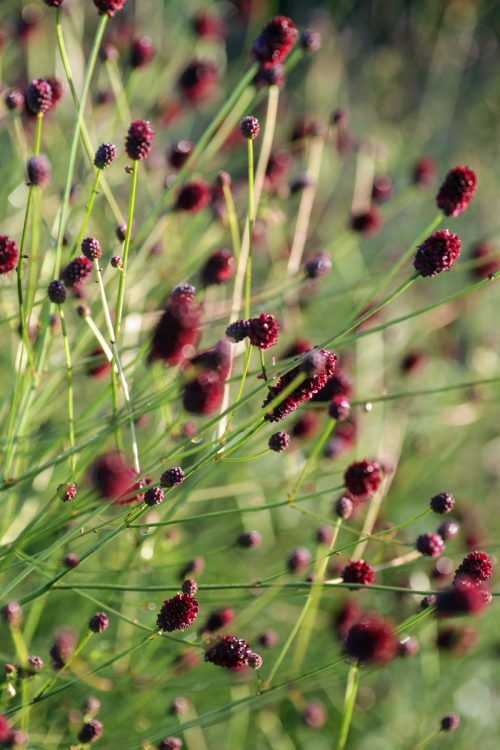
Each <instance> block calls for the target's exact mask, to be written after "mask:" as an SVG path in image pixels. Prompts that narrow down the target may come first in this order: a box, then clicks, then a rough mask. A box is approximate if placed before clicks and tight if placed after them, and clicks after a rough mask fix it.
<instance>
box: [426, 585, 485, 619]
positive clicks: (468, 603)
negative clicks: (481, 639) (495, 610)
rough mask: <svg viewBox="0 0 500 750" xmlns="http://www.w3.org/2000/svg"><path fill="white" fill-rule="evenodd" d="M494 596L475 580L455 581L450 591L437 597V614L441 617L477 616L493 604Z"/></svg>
mask: <svg viewBox="0 0 500 750" xmlns="http://www.w3.org/2000/svg"><path fill="white" fill-rule="evenodd" d="M491 600H492V596H491V594H490V592H489V591H487V590H486V589H485V588H483V587H482V585H481V584H479V583H478V582H477V580H476V581H474V579H472V580H467V579H466V578H465V577H463V578H461V579H460V580H458V581H454V585H453V586H452V588H450V589H446V590H445V591H440V592H439V593H438V594H437V596H436V612H437V614H438V616H439V617H460V616H462V615H477V614H480V613H481V612H483V610H484V609H486V607H487V606H488V605H489V604H491Z"/></svg>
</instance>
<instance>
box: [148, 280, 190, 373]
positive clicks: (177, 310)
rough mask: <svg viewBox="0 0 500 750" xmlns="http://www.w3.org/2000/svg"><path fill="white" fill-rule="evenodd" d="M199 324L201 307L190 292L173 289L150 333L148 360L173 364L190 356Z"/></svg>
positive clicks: (179, 362) (177, 363)
mask: <svg viewBox="0 0 500 750" xmlns="http://www.w3.org/2000/svg"><path fill="white" fill-rule="evenodd" d="M200 325H201V308H200V306H199V305H198V304H196V302H195V301H194V299H193V294H192V293H191V292H190V291H189V292H186V291H182V290H175V289H174V290H173V292H172V293H171V295H170V297H169V300H168V302H167V305H166V307H165V311H164V312H163V315H162V316H161V318H160V320H159V321H158V325H157V326H156V329H155V332H154V334H153V339H152V341H151V349H150V352H149V358H148V359H149V362H154V361H155V360H162V361H163V362H165V363H166V364H167V365H171V366H173V365H179V364H181V363H182V362H183V361H184V360H186V359H188V358H189V357H191V356H192V355H193V353H194V348H195V346H196V344H197V343H198V340H199V338H200Z"/></svg>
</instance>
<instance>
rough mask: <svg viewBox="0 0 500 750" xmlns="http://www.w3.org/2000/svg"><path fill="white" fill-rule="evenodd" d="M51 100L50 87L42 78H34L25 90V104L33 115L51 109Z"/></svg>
mask: <svg viewBox="0 0 500 750" xmlns="http://www.w3.org/2000/svg"><path fill="white" fill-rule="evenodd" d="M52 98H53V93H52V87H51V85H50V83H49V82H48V81H46V80H45V79H43V78H36V79H35V80H34V81H31V83H30V84H29V86H28V88H27V89H26V93H25V100H26V104H27V105H28V108H29V109H30V110H31V112H33V113H34V114H39V113H40V112H41V113H45V112H48V111H49V109H50V108H51V107H52Z"/></svg>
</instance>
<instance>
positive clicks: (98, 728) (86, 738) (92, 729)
mask: <svg viewBox="0 0 500 750" xmlns="http://www.w3.org/2000/svg"><path fill="white" fill-rule="evenodd" d="M94 2H97V0H94ZM102 732H103V726H102V724H101V722H100V721H99V720H98V719H91V720H90V721H87V722H86V723H85V724H84V725H83V727H82V728H81V729H80V731H79V733H78V741H79V742H82V743H83V744H90V743H93V742H97V740H98V739H99V738H100V737H102Z"/></svg>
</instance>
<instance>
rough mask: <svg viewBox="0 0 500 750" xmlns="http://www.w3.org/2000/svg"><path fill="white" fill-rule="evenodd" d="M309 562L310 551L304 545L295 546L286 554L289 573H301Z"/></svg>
mask: <svg viewBox="0 0 500 750" xmlns="http://www.w3.org/2000/svg"><path fill="white" fill-rule="evenodd" d="M310 562H311V553H310V552H309V550H308V549H307V548H306V547H297V548H296V549H294V550H292V552H290V554H289V555H288V558H287V561H286V566H287V568H288V570H289V571H290V573H302V572H303V571H304V570H306V568H307V567H308V566H309V564H310Z"/></svg>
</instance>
